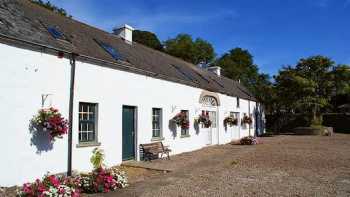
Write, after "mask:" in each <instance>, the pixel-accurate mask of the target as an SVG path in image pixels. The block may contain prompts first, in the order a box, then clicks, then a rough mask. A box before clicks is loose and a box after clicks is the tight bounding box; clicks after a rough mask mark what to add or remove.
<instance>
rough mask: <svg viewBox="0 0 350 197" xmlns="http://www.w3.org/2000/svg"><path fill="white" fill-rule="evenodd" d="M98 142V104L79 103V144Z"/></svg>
mask: <svg viewBox="0 0 350 197" xmlns="http://www.w3.org/2000/svg"><path fill="white" fill-rule="evenodd" d="M91 142H97V104H95V103H79V143H91Z"/></svg>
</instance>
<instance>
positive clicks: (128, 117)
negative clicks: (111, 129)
mask: <svg viewBox="0 0 350 197" xmlns="http://www.w3.org/2000/svg"><path fill="white" fill-rule="evenodd" d="M122 148H123V161H125V160H130V159H135V107H130V106H123V147H122Z"/></svg>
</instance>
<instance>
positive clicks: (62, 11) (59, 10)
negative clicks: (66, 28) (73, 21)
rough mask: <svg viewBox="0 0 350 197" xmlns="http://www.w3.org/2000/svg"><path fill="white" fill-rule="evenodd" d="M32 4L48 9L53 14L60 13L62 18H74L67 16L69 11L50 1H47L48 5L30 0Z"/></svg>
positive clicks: (37, 0)
mask: <svg viewBox="0 0 350 197" xmlns="http://www.w3.org/2000/svg"><path fill="white" fill-rule="evenodd" d="M29 1H30V2H32V3H34V4H37V5H39V6H41V7H43V8H45V9H48V10H50V11H52V12H55V13H58V14H60V15H62V16H65V17H68V18H72V16H71V15H68V14H67V11H66V10H65V9H63V8H59V7H57V6H55V5H53V4H51V2H50V1H47V2H46V3H44V2H43V1H42V0H29Z"/></svg>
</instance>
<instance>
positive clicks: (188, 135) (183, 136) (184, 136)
mask: <svg viewBox="0 0 350 197" xmlns="http://www.w3.org/2000/svg"><path fill="white" fill-rule="evenodd" d="M187 137H191V135H190V134H187V135H181V136H180V138H187Z"/></svg>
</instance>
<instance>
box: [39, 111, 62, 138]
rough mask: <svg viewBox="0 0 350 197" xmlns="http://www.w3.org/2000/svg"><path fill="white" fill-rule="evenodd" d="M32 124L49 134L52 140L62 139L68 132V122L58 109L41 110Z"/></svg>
mask: <svg viewBox="0 0 350 197" xmlns="http://www.w3.org/2000/svg"><path fill="white" fill-rule="evenodd" d="M32 122H33V123H34V124H35V125H36V126H39V127H40V128H42V130H43V131H47V132H49V134H50V137H51V139H52V140H54V139H55V138H56V137H58V138H61V137H62V136H63V135H64V134H67V132H68V120H66V119H65V118H63V117H62V115H61V113H59V111H58V109H55V108H53V107H50V108H48V109H41V110H39V112H38V115H36V116H35V117H34V119H33V120H32Z"/></svg>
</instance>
